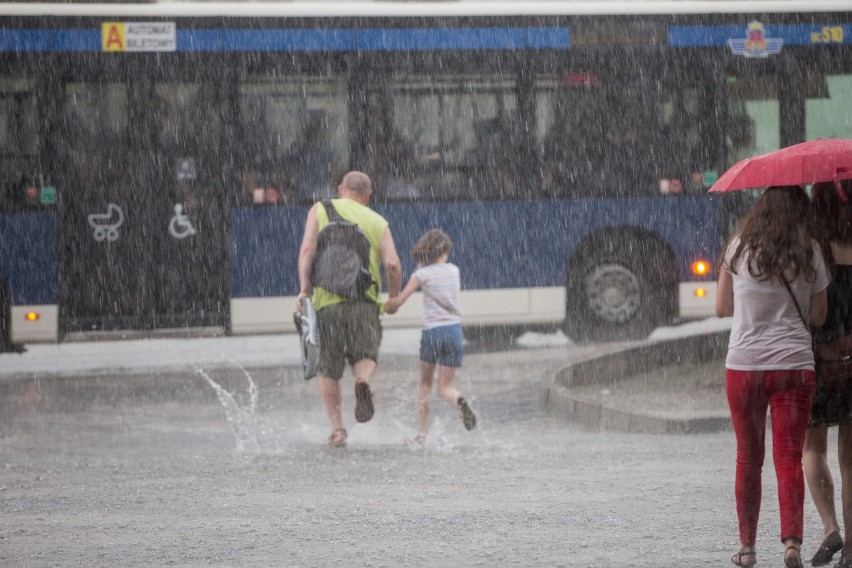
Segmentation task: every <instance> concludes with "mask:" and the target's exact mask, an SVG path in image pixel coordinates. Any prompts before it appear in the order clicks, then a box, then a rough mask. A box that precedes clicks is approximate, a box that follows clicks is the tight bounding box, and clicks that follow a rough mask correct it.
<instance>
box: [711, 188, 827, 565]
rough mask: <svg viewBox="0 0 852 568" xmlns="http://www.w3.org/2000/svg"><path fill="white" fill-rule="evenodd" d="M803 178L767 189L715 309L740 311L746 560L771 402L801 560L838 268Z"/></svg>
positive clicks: (732, 385) (789, 552)
mask: <svg viewBox="0 0 852 568" xmlns="http://www.w3.org/2000/svg"><path fill="white" fill-rule="evenodd" d="M809 209H810V203H809V201H808V197H807V194H805V191H804V190H803V189H802V188H801V187H799V186H775V187H770V188H769V189H767V190H766V191H765V192H764V193H763V195H762V196H761V197H760V199H758V200H757V202H756V203H755V205H754V207H753V208H752V209H751V211H750V212H749V213H748V215H746V217H745V218H744V219H743V221H742V223H741V224H740V226H739V228H738V230H737V231H736V234H735V235H734V236H733V238H732V239H731V241H730V242H729V243H728V246H727V248H726V250H725V252H724V254H723V256H722V259H721V260H720V263H719V288H718V293H717V296H716V313H717V314H718V315H719V316H720V317H726V316H733V322H732V325H731V336H730V340H729V342H728V354H727V357H726V360H725V385H726V392H727V397H728V405H729V407H730V410H731V421H732V422H733V426H734V434H735V435H736V439H737V454H736V455H737V458H736V480H735V487H734V492H735V496H736V504H737V517H738V520H739V528H740V543H741V548H740V551H739V552H737V554H735V555H734V556H733V557H732V558H731V561H732V562H733V563H734V564H736V565H737V566H754V564H756V563H757V552H756V549H755V544H756V540H757V522H758V517H759V514H760V501H761V474H762V470H763V460H764V456H765V451H766V447H765V432H766V411H767V407H768V408H769V409H771V412H772V449H773V459H774V462H775V473H776V475H777V478H778V501H779V505H780V509H781V542H782V543H783V545H784V565H785V566H786V567H787V568H800V567H801V566H802V558H801V545H802V532H803V519H802V516H803V509H804V499H805V481H804V476H803V473H802V444H803V442H804V438H805V430H806V429H807V424H808V416H809V415H810V410H811V401H812V399H813V395H814V389H815V388H816V376H815V374H814V354H813V349H812V348H811V333H810V327H809V326H810V325H815V326H819V325H822V322H823V320H824V319H825V313H826V288H827V287H828V282H829V275H828V272H827V270H826V267H825V261H824V260H823V255H822V251H821V248H820V246H819V244H818V243H817V241H816V240H815V239H814V231H813V226H812V223H811V222H810V219H811V216H810V211H809Z"/></svg>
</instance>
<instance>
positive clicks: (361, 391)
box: [355, 381, 375, 422]
mask: <svg viewBox="0 0 852 568" xmlns="http://www.w3.org/2000/svg"><path fill="white" fill-rule="evenodd" d="M374 412H375V409H374V408H373V393H371V392H370V385H368V384H367V383H366V381H359V382H356V383H355V420H357V421H358V422H369V421H370V418H372V417H373V413H374Z"/></svg>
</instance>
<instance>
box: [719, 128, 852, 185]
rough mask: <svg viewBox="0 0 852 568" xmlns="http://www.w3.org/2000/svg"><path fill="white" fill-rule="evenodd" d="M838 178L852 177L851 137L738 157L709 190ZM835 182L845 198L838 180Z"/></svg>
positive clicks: (834, 179)
mask: <svg viewBox="0 0 852 568" xmlns="http://www.w3.org/2000/svg"><path fill="white" fill-rule="evenodd" d="M841 179H852V140H844V139H820V140H811V141H809V142H803V143H802V144H796V145H795V146H789V147H787V148H782V149H780V150H776V151H775V152H769V153H768V154H763V155H761V156H755V157H753V158H746V159H745V160H740V161H739V162H737V163H736V164H734V165H733V166H732V167H731V168H730V169H729V170H728V171H726V172H725V173H724V174H722V177H720V178H719V179H718V180H717V181H716V183H714V184H713V187H711V188H710V190H709V191H711V192H715V191H734V190H737V189H755V188H760V187H770V186H773V185H808V184H812V183H818V182H822V181H834V182H838V181H839V180H841ZM835 185H836V186H837V188H838V191H840V193H841V197H843V198H844V200H845V197H846V196H845V194H844V193H843V191H842V190H841V189H840V184H839V183H835Z"/></svg>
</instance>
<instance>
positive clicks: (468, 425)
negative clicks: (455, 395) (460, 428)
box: [459, 397, 476, 430]
mask: <svg viewBox="0 0 852 568" xmlns="http://www.w3.org/2000/svg"><path fill="white" fill-rule="evenodd" d="M459 416H460V417H461V419H462V423H463V424H464V427H465V429H467V430H473V429H474V428H476V415H475V414H474V413H473V410H471V409H470V406H468V404H467V401H466V400H465V399H463V398H462V397H459Z"/></svg>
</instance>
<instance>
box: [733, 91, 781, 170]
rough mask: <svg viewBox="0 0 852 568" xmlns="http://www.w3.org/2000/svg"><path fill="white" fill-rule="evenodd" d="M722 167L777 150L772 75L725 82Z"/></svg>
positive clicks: (776, 99)
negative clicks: (723, 164)
mask: <svg viewBox="0 0 852 568" xmlns="http://www.w3.org/2000/svg"><path fill="white" fill-rule="evenodd" d="M725 83H726V85H727V100H728V115H727V120H726V137H725V140H726V147H727V148H726V150H727V162H726V166H727V167H731V166H732V165H734V164H735V163H737V162H738V161H740V160H743V159H745V158H750V157H752V156H757V155H759V154H765V153H767V152H772V151H774V150H778V149H779V148H780V147H781V103H780V101H779V96H778V84H777V81H776V80H775V77H774V76H772V75H764V76H746V77H743V76H735V75H729V76H728V77H726V79H725Z"/></svg>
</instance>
